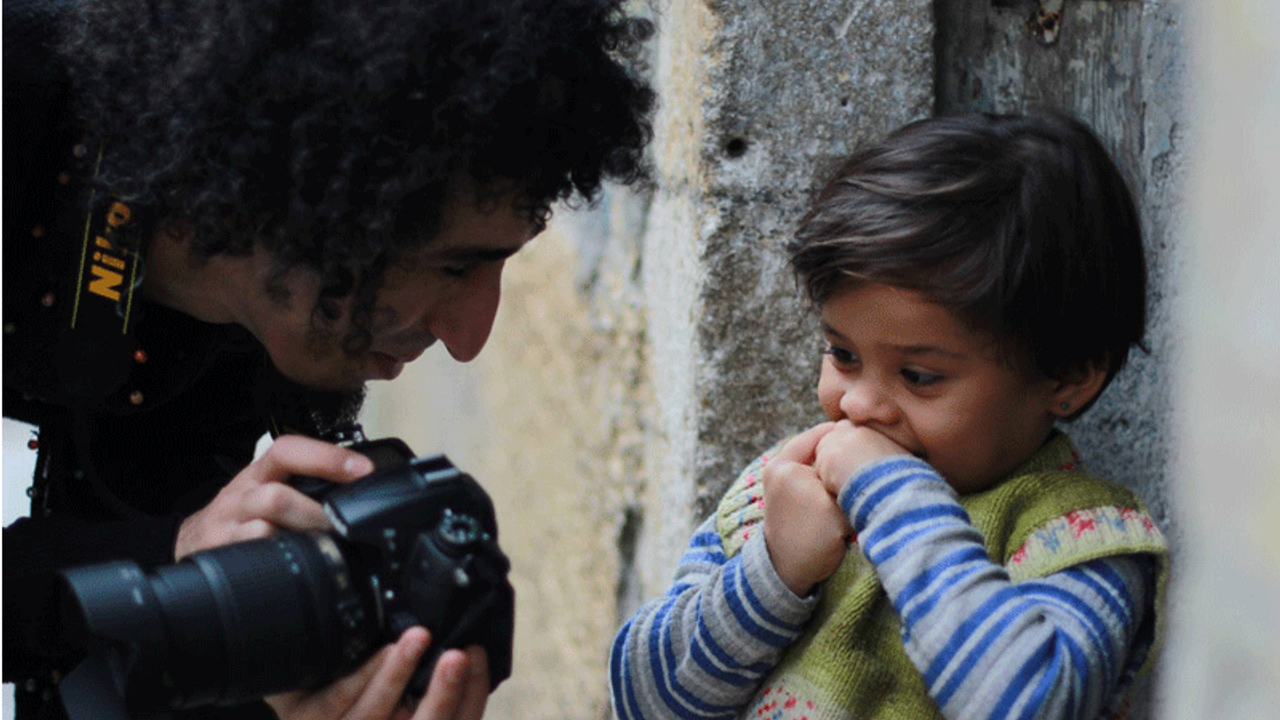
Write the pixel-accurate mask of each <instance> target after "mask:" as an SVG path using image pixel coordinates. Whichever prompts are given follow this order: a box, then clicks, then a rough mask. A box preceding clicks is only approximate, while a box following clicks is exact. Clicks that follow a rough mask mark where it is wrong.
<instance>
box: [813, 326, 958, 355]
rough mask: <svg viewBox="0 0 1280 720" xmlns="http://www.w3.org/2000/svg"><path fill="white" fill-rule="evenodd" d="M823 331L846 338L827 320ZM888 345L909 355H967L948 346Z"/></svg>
mask: <svg viewBox="0 0 1280 720" xmlns="http://www.w3.org/2000/svg"><path fill="white" fill-rule="evenodd" d="M822 331H823V332H824V333H826V334H827V335H828V336H829V337H832V338H835V339H837V340H845V336H844V335H842V334H841V333H840V331H839V330H837V329H835V328H834V327H832V326H831V325H829V324H828V323H825V322H824V323H822ZM886 347H889V348H892V349H893V350H894V351H896V352H899V353H901V354H903V355H909V356H916V355H941V356H943V357H947V358H952V359H955V360H960V359H962V358H964V357H965V356H964V354H963V353H958V352H955V351H954V350H947V349H946V348H943V347H939V346H937V345H894V344H887V345H886Z"/></svg>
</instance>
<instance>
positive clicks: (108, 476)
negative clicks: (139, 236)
mask: <svg viewBox="0 0 1280 720" xmlns="http://www.w3.org/2000/svg"><path fill="white" fill-rule="evenodd" d="M66 4H67V3H59V2H23V1H20V0H5V2H4V66H3V67H4V219H3V227H4V238H3V252H4V278H3V296H4V318H3V322H4V353H3V357H4V396H3V399H4V414H5V416H6V417H12V418H16V419H18V420H22V421H24V422H28V423H31V424H33V425H35V426H37V428H38V435H37V436H36V438H35V439H36V444H37V445H38V449H37V450H36V452H37V453H38V454H37V464H36V477H35V478H34V484H33V489H32V495H33V503H32V510H31V516H30V517H27V518H23V519H21V520H18V521H17V522H15V523H14V524H13V525H11V526H10V527H7V528H5V530H4V570H3V572H4V658H3V665H4V681H5V682H14V683H16V684H17V692H16V696H17V705H18V714H17V717H18V718H19V719H20V720H22V719H25V718H36V717H61V716H63V712H62V710H61V706H60V702H59V700H58V698H57V692H56V688H55V684H56V679H57V678H58V677H61V676H62V675H64V674H65V673H66V672H67V671H68V670H69V669H70V668H71V667H73V666H74V665H75V663H76V662H77V661H78V660H79V657H80V655H81V654H82V650H81V649H80V648H79V647H78V644H77V642H76V641H75V639H74V638H72V637H69V636H68V633H67V631H66V630H65V629H64V627H63V623H62V621H61V617H60V614H59V609H58V605H57V604H56V584H55V579H56V575H55V571H56V570H58V569H59V568H66V567H74V566H79V565H84V564H88V563H95V562H101V561H105V560H112V559H125V558H127V559H132V560H134V561H136V562H138V563H139V564H141V565H142V566H144V567H150V566H155V565H160V564H167V563H170V562H172V561H173V548H174V540H175V535H176V532H177V528H178V525H179V524H180V522H181V521H182V519H183V518H185V517H186V516H187V515H189V514H190V513H192V512H194V511H195V510H197V509H199V508H201V507H203V506H204V505H205V504H207V503H208V501H209V500H211V499H212V498H213V496H214V495H215V494H216V493H217V491H218V490H219V489H220V488H221V487H222V486H223V485H225V483H226V482H227V481H228V480H229V479H230V478H231V477H232V476H233V475H234V474H235V473H236V472H238V471H239V469H241V468H243V467H244V466H245V465H246V464H248V462H250V460H251V459H252V457H253V450H254V446H255V444H256V442H257V440H258V439H259V438H260V437H261V436H262V435H263V434H264V433H265V432H266V430H267V427H268V417H267V413H266V412H265V411H264V410H263V408H264V403H263V400H262V398H261V397H260V395H261V391H260V390H259V389H258V388H259V387H260V386H261V384H262V383H261V382H260V379H261V378H262V377H263V376H264V373H266V372H267V361H266V359H265V352H264V351H263V349H262V347H261V345H259V344H258V343H257V342H256V340H254V339H253V338H252V337H251V336H250V335H249V334H248V333H247V332H245V331H244V330H242V329H240V328H237V327H234V326H218V325H210V324H207V323H203V322H200V321H197V320H195V319H193V318H191V317H189V316H186V315H183V314H182V313H179V312H176V311H173V310H170V309H168V308H164V307H161V306H158V305H152V304H148V303H146V302H143V303H141V304H139V305H138V306H137V307H136V308H135V311H136V312H137V315H136V316H135V321H134V327H135V334H134V338H133V339H132V340H130V341H128V342H127V343H126V344H124V345H121V343H120V342H119V341H118V340H116V339H108V340H104V341H103V342H102V343H101V346H100V347H99V346H97V345H93V344H92V343H90V346H89V349H90V351H91V352H89V353H82V354H86V355H87V357H88V359H89V361H90V362H92V363H97V362H99V361H100V362H101V363H103V364H104V365H111V364H113V363H114V364H115V365H117V366H119V367H121V368H123V371H122V372H120V373H114V374H110V377H111V381H110V382H109V383H107V384H106V385H103V386H102V387H100V388H97V392H96V394H95V393H89V394H87V395H86V394H85V393H79V394H78V395H72V394H68V392H67V387H66V386H67V384H68V379H67V377H66V373H65V371H64V372H62V373H59V372H58V371H56V370H55V366H56V365H57V364H56V363H55V362H54V359H55V357H56V356H57V353H58V352H59V348H60V347H61V346H60V345H59V343H60V341H61V340H62V338H63V337H64V336H65V333H66V332H67V329H66V319H67V317H68V306H69V304H70V303H72V302H73V301H74V294H75V293H74V285H75V283H74V278H73V275H74V272H75V270H76V268H78V261H79V258H80V252H81V250H80V243H79V239H78V238H77V237H76V234H75V233H76V228H77V227H78V226H79V225H80V224H82V223H83V218H84V212H83V208H82V207H81V206H80V205H79V203H82V201H83V198H82V197H81V196H80V195H79V194H78V193H77V192H76V191H75V188H76V187H77V186H78V183H77V182H76V179H77V178H78V176H79V175H81V174H83V173H84V172H85V167H86V163H85V161H84V155H85V153H84V152H83V150H84V147H83V144H82V143H83V140H84V138H83V137H82V134H81V130H80V128H79V125H78V123H77V122H76V119H75V118H74V116H73V113H72V112H71V110H70V102H69V99H68V89H67V87H68V85H67V82H66V78H65V77H64V76H63V73H62V71H61V69H60V67H59V65H58V63H57V62H56V61H55V60H54V54H53V53H52V52H51V51H50V49H49V47H48V45H49V42H50V38H51V37H52V36H53V25H54V22H55V17H56V13H57V12H58V11H59V9H60V8H62V7H65V6H66ZM78 145H79V146H80V147H79V148H77V146H78ZM82 345H83V343H82ZM95 348H96V349H95ZM94 353H97V355H96V356H95V355H94ZM122 353H123V354H122ZM5 481H6V482H16V481H17V479H15V478H6V479H5ZM178 716H179V717H223V716H225V717H236V718H251V717H256V716H263V717H273V716H272V715H271V714H270V713H269V710H267V708H266V706H265V705H263V704H262V703H256V704H255V705H254V707H253V708H236V709H225V708H223V709H212V708H211V709H204V710H200V711H197V712H192V713H189V714H179V715H178Z"/></svg>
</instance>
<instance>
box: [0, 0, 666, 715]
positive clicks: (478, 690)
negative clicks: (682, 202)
mask: <svg viewBox="0 0 1280 720" xmlns="http://www.w3.org/2000/svg"><path fill="white" fill-rule="evenodd" d="M622 5H623V3H622V2H621V0H418V1H415V0H111V1H110V2H106V1H97V0H6V1H5V5H4V23H5V43H4V66H3V67H4V155H5V157H4V161H5V162H4V243H3V246H4V260H5V264H4V332H5V348H4V350H5V352H4V414H5V416H7V417H13V418H17V419H20V420H23V421H25V422H29V423H32V424H33V425H35V426H36V427H37V431H38V435H37V436H36V438H35V439H33V441H32V445H33V446H38V457H37V468H36V474H35V479H34V483H33V486H32V488H31V491H30V494H31V496H32V512H31V517H29V518H24V519H22V520H19V521H18V522H16V523H14V524H13V525H12V526H10V527H8V528H6V529H5V531H4V608H5V610H4V680H5V682H15V683H16V684H17V692H16V695H17V707H18V713H17V717H18V718H35V717H40V718H45V717H60V716H63V715H64V713H65V711H64V710H63V709H62V707H61V702H60V700H59V696H58V692H57V683H58V680H59V678H61V677H62V676H63V675H65V673H66V672H67V671H68V669H70V668H71V667H73V666H74V665H75V663H76V662H77V660H78V658H79V656H80V654H82V653H83V650H82V648H80V647H78V646H77V642H76V641H75V640H74V639H73V637H72V636H71V634H70V633H69V632H68V630H67V629H66V628H64V627H63V625H62V621H61V619H60V617H59V615H58V608H57V606H56V604H55V603H54V598H55V597H56V591H55V579H54V578H55V573H56V571H57V570H58V569H60V568H66V567H74V566H79V565H84V564H88V563H93V562H100V561H105V560H113V559H130V560H133V561H136V562H138V563H139V564H142V565H143V566H153V565H160V564H167V563H170V562H173V561H174V560H175V559H180V558H182V557H184V556H186V555H188V554H190V553H193V552H196V551H198V550H202V549H207V548H211V547H216V546H219V545H224V544H227V543H231V542H237V541H242V540H247V539H253V538H258V537H262V536H264V535H267V534H269V533H271V532H274V531H276V530H278V529H285V528H287V529H318V528H327V527H328V524H329V521H328V520H327V518H326V517H325V516H324V514H323V512H322V510H321V508H320V507H319V505H318V504H316V503H315V502H314V501H312V500H310V499H309V498H307V497H306V496H304V495H302V494H301V493H299V492H297V491H295V490H294V489H293V488H291V487H290V486H288V485H287V484H285V483H284V482H283V481H285V480H287V479H288V478H289V477H291V476H293V475H295V474H307V475H316V476H320V477H324V478H327V479H330V480H333V481H339V482H341V481H348V480H352V479H355V478H358V477H360V476H362V475H364V474H366V473H368V472H369V471H371V470H372V467H371V465H370V463H369V461H368V460H367V459H366V458H364V457H363V456H360V455H358V454H356V453H354V452H351V451H349V450H346V449H343V448H341V447H338V446H335V445H331V444H328V443H326V442H322V441H320V440H317V439H314V438H316V437H320V436H324V435H325V434H326V433H327V431H328V430H330V429H331V428H332V427H333V426H334V425H335V424H336V423H338V422H341V421H343V420H345V419H350V418H352V417H353V416H354V413H355V412H356V411H357V410H358V407H359V402H360V398H361V397H362V390H363V387H364V384H365V383H366V382H367V381H369V380H375V379H386V380H390V379H393V378H395V377H396V375H398V374H399V373H400V371H401V369H402V368H403V366H404V364H405V363H408V362H411V361H412V360H414V359H415V358H417V357H418V356H419V355H420V354H422V352H423V351H425V350H426V349H427V348H428V347H429V346H431V345H432V344H434V343H435V342H436V341H437V340H438V341H440V342H441V343H443V344H444V346H445V347H446V348H447V349H448V351H449V353H450V354H451V355H452V356H453V357H454V358H456V359H457V360H459V361H463V362H465V361H468V360H470V359H472V358H473V357H475V356H476V354H477V353H478V352H479V351H480V349H481V348H482V347H483V345H484V344H485V341H486V339H487V338H488V334H489V331H490V328H491V326H492V322H493V318H494V314H495V312H496V310H497V306H498V300H499V285H500V277H501V273H502V268H503V262H504V260H505V259H506V258H508V257H510V256H511V255H512V254H513V253H515V252H517V251H519V250H520V249H521V247H522V246H523V245H524V244H525V243H526V242H527V241H528V240H529V239H530V238H531V237H532V236H533V235H534V234H536V233H537V232H538V231H540V230H541V229H542V227H543V226H544V224H545V222H546V220H547V219H548V217H549V215H550V211H551V207H552V205H553V204H554V203H556V202H557V201H562V200H573V199H575V198H576V199H578V200H590V199H593V198H594V197H595V196H596V195H597V194H598V193H599V191H600V189H601V185H602V183H603V182H604V181H605V180H616V181H620V182H624V183H625V182H632V181H635V180H637V179H639V177H640V176H641V158H642V153H643V149H644V146H645V144H646V143H647V141H648V139H649V136H650V125H649V117H650V113H651V111H652V107H653V104H654V97H653V93H652V91H651V90H650V89H649V87H648V86H647V84H646V83H645V82H644V81H643V80H642V79H641V72H642V70H643V67H642V63H641V51H642V45H643V43H644V41H645V40H646V39H647V38H648V36H649V35H650V34H651V32H652V27H651V24H650V23H648V22H647V21H644V20H642V19H638V18H636V17H632V16H629V15H627V14H626V12H625V11H624V9H623V8H622V7H621V6H622ZM267 431H271V432H272V433H273V434H274V435H277V436H279V437H278V439H277V440H276V441H275V442H274V443H273V444H272V445H271V446H270V448H269V449H268V451H267V452H266V453H265V454H264V455H263V456H262V457H260V458H258V459H257V460H254V459H253V454H254V446H255V443H256V441H257V440H258V438H259V437H261V436H262V435H263V434H264V433H265V432H267ZM427 635H428V634H427V633H426V631H425V630H423V629H422V628H414V629H411V630H409V631H407V632H406V633H405V634H404V635H403V636H402V637H401V638H400V640H399V641H398V642H396V643H394V644H392V645H390V646H388V647H386V648H384V649H383V650H381V651H380V652H379V653H378V654H376V655H375V656H374V657H373V658H371V659H370V660H369V661H368V662H367V663H366V664H365V665H363V666H362V667H360V668H359V669H358V670H357V671H356V672H355V673H354V674H352V675H350V676H348V677H345V678H343V679H341V680H339V681H337V682H335V683H334V684H332V685H330V686H327V687H324V688H320V689H318V690H314V691H303V692H293V693H289V694H286V695H278V696H273V697H271V698H268V699H267V704H266V705H264V704H262V703H254V704H251V705H248V706H239V707H235V708H219V709H217V710H214V709H210V708H203V709H200V710H199V711H198V714H192V715H190V717H201V718H213V717H236V718H254V717H259V716H262V717H269V716H271V714H272V712H273V711H274V713H275V714H277V715H279V716H280V717H283V718H338V717H344V718H390V717H398V718H404V717H413V718H418V719H419V720H425V719H427V718H431V719H434V720H448V719H450V718H459V719H464V720H465V719H470V720H474V718H478V717H479V716H480V715H481V714H482V713H483V709H484V705H485V700H486V697H487V694H488V689H489V684H488V675H487V669H486V663H485V659H484V656H483V652H482V651H481V650H479V649H478V648H469V649H466V650H451V651H449V652H447V653H445V655H444V656H442V658H441V660H440V661H439V662H438V664H437V666H436V670H435V673H434V674H433V676H432V679H431V682H430V685H429V687H428V691H427V694H426V695H425V696H424V698H423V699H422V700H421V702H419V703H417V704H416V705H411V704H406V703H404V702H402V700H401V697H402V694H403V690H404V688H405V687H406V684H407V682H408V680H409V676H410V674H411V672H412V670H413V669H414V667H416V664H417V659H418V658H419V657H421V655H422V653H423V652H424V650H425V648H426V646H427V645H428V644H429V642H430V639H429V638H428V636H427ZM177 716H178V717H184V715H183V714H182V713H178V714H177Z"/></svg>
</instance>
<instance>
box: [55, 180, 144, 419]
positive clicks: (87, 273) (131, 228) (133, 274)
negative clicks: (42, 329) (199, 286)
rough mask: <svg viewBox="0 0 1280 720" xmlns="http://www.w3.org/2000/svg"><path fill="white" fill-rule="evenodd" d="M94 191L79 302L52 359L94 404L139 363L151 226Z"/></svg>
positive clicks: (83, 241)
mask: <svg viewBox="0 0 1280 720" xmlns="http://www.w3.org/2000/svg"><path fill="white" fill-rule="evenodd" d="M89 192H90V195H89V203H88V205H89V210H88V213H87V215H86V216H85V218H84V223H83V225H82V226H81V231H80V237H78V238H76V240H77V241H78V242H77V244H78V245H79V247H80V253H79V263H78V264H77V265H76V266H75V268H74V270H73V277H74V279H75V293H74V300H73V302H72V303H71V307H70V310H69V313H68V314H67V315H66V316H65V324H64V325H63V327H62V331H61V332H60V333H59V337H58V340H57V343H56V344H55V346H54V353H53V358H52V360H53V365H54V368H55V370H56V371H57V373H58V376H59V378H60V379H61V381H62V385H63V388H64V389H65V391H66V392H67V393H68V394H69V395H70V396H71V397H72V398H76V399H78V401H79V402H84V401H87V402H89V403H91V404H94V403H97V402H101V401H103V400H105V399H106V398H107V397H108V396H109V395H111V394H112V393H113V392H115V391H116V390H117V389H119V388H120V387H121V385H123V384H124V382H125V380H126V379H127V378H128V376H129V371H130V369H131V367H132V365H133V352H134V350H135V348H136V341H135V339H134V336H133V320H134V319H135V318H134V315H135V308H134V304H135V302H134V301H135V294H136V292H137V290H138V287H139V286H140V285H141V284H142V276H143V252H144V249H145V248H146V245H147V240H148V239H149V238H148V237H147V233H148V232H150V227H149V226H148V223H147V222H145V218H144V217H142V216H144V215H146V213H140V212H139V209H138V208H135V207H131V206H130V205H129V204H127V203H125V202H122V201H120V200H118V199H116V198H112V197H109V196H108V197H104V196H102V195H100V194H98V193H96V192H93V191H92V190H90V191H89ZM73 232H74V231H73Z"/></svg>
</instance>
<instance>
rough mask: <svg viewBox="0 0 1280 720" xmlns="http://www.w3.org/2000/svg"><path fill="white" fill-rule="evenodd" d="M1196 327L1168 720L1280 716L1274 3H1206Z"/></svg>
mask: <svg viewBox="0 0 1280 720" xmlns="http://www.w3.org/2000/svg"><path fill="white" fill-rule="evenodd" d="M1194 7H1195V11H1196V14H1195V16H1194V20H1193V21H1192V22H1191V23H1189V27H1191V28H1193V30H1194V31H1193V33H1192V36H1193V37H1194V39H1195V43H1196V45H1195V48H1196V52H1195V55H1194V57H1196V59H1197V61H1196V62H1195V63H1194V64H1193V68H1194V71H1193V77H1194V81H1193V83H1192V87H1193V88H1194V90H1193V92H1192V93H1191V99H1192V103H1191V105H1192V107H1194V108H1196V116H1197V122H1196V125H1197V127H1198V128H1199V132H1198V135H1197V140H1196V142H1195V143H1194V147H1195V152H1194V153H1193V159H1194V165H1193V167H1194V168H1195V171H1194V172H1193V173H1192V175H1191V177H1192V181H1191V183H1190V187H1191V192H1190V193H1189V194H1190V197H1191V200H1192V202H1191V211H1190V212H1189V213H1188V215H1189V223H1188V227H1189V229H1188V231H1187V232H1186V233H1185V235H1184V236H1183V237H1184V238H1185V240H1186V248H1185V249H1186V253H1187V255H1188V259H1187V262H1186V268H1185V270H1184V271H1183V273H1182V275H1183V276H1184V278H1185V281H1186V282H1185V287H1184V289H1183V291H1182V292H1181V293H1180V294H1179V298H1178V301H1177V303H1176V309H1177V311H1178V317H1179V318H1180V319H1181V323H1182V325H1183V326H1184V327H1185V328H1186V336H1185V350H1184V352H1183V361H1182V362H1181V363H1180V367H1179V372H1178V376H1177V382H1176V384H1175V387H1176V388H1177V389H1178V393H1177V395H1176V396H1175V397H1176V399H1177V400H1178V407H1179V412H1178V414H1177V417H1178V422H1177V424H1176V430H1177V431H1176V432H1175V433H1174V437H1175V439H1176V441H1177V442H1176V448H1177V449H1176V452H1175V456H1176V457H1177V458H1178V463H1177V471H1176V472H1175V473H1174V480H1175V483H1174V493H1173V497H1174V499H1175V501H1176V507H1177V515H1178V517H1179V519H1180V521H1181V522H1182V523H1183V525H1184V529H1185V537H1186V538H1187V540H1186V542H1185V543H1184V545H1183V548H1182V557H1183V558H1184V562H1183V564H1182V570H1183V572H1182V574H1181V576H1180V577H1179V578H1178V582H1177V585H1176V593H1175V599H1176V602H1175V603H1174V604H1173V606H1172V610H1173V618H1172V622H1171V627H1172V628H1173V633H1172V637H1171V638H1170V640H1171V641H1170V644H1169V652H1168V654H1167V658H1168V662H1166V668H1165V680H1166V682H1165V691H1164V693H1163V695H1164V703H1163V706H1162V708H1161V713H1160V717H1161V718H1167V719H1168V720H1192V719H1193V718H1215V720H1273V719H1274V718H1277V717H1280V614H1277V612H1276V608H1278V607H1280V521H1278V520H1277V518H1280V451H1278V450H1277V448H1278V447H1280V445H1278V444H1277V438H1280V410H1278V409H1280V140H1278V139H1277V135H1276V132H1275V129H1276V128H1277V127H1280V43H1277V42H1276V39H1275V35H1274V33H1272V32H1271V30H1270V29H1271V28H1274V27H1276V26H1277V25H1280V5H1278V4H1277V3H1275V2H1273V0H1235V1H1233V2H1224V3H1217V2H1213V3H1208V2H1202V3H1199V4H1197V5H1196V6H1194Z"/></svg>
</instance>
